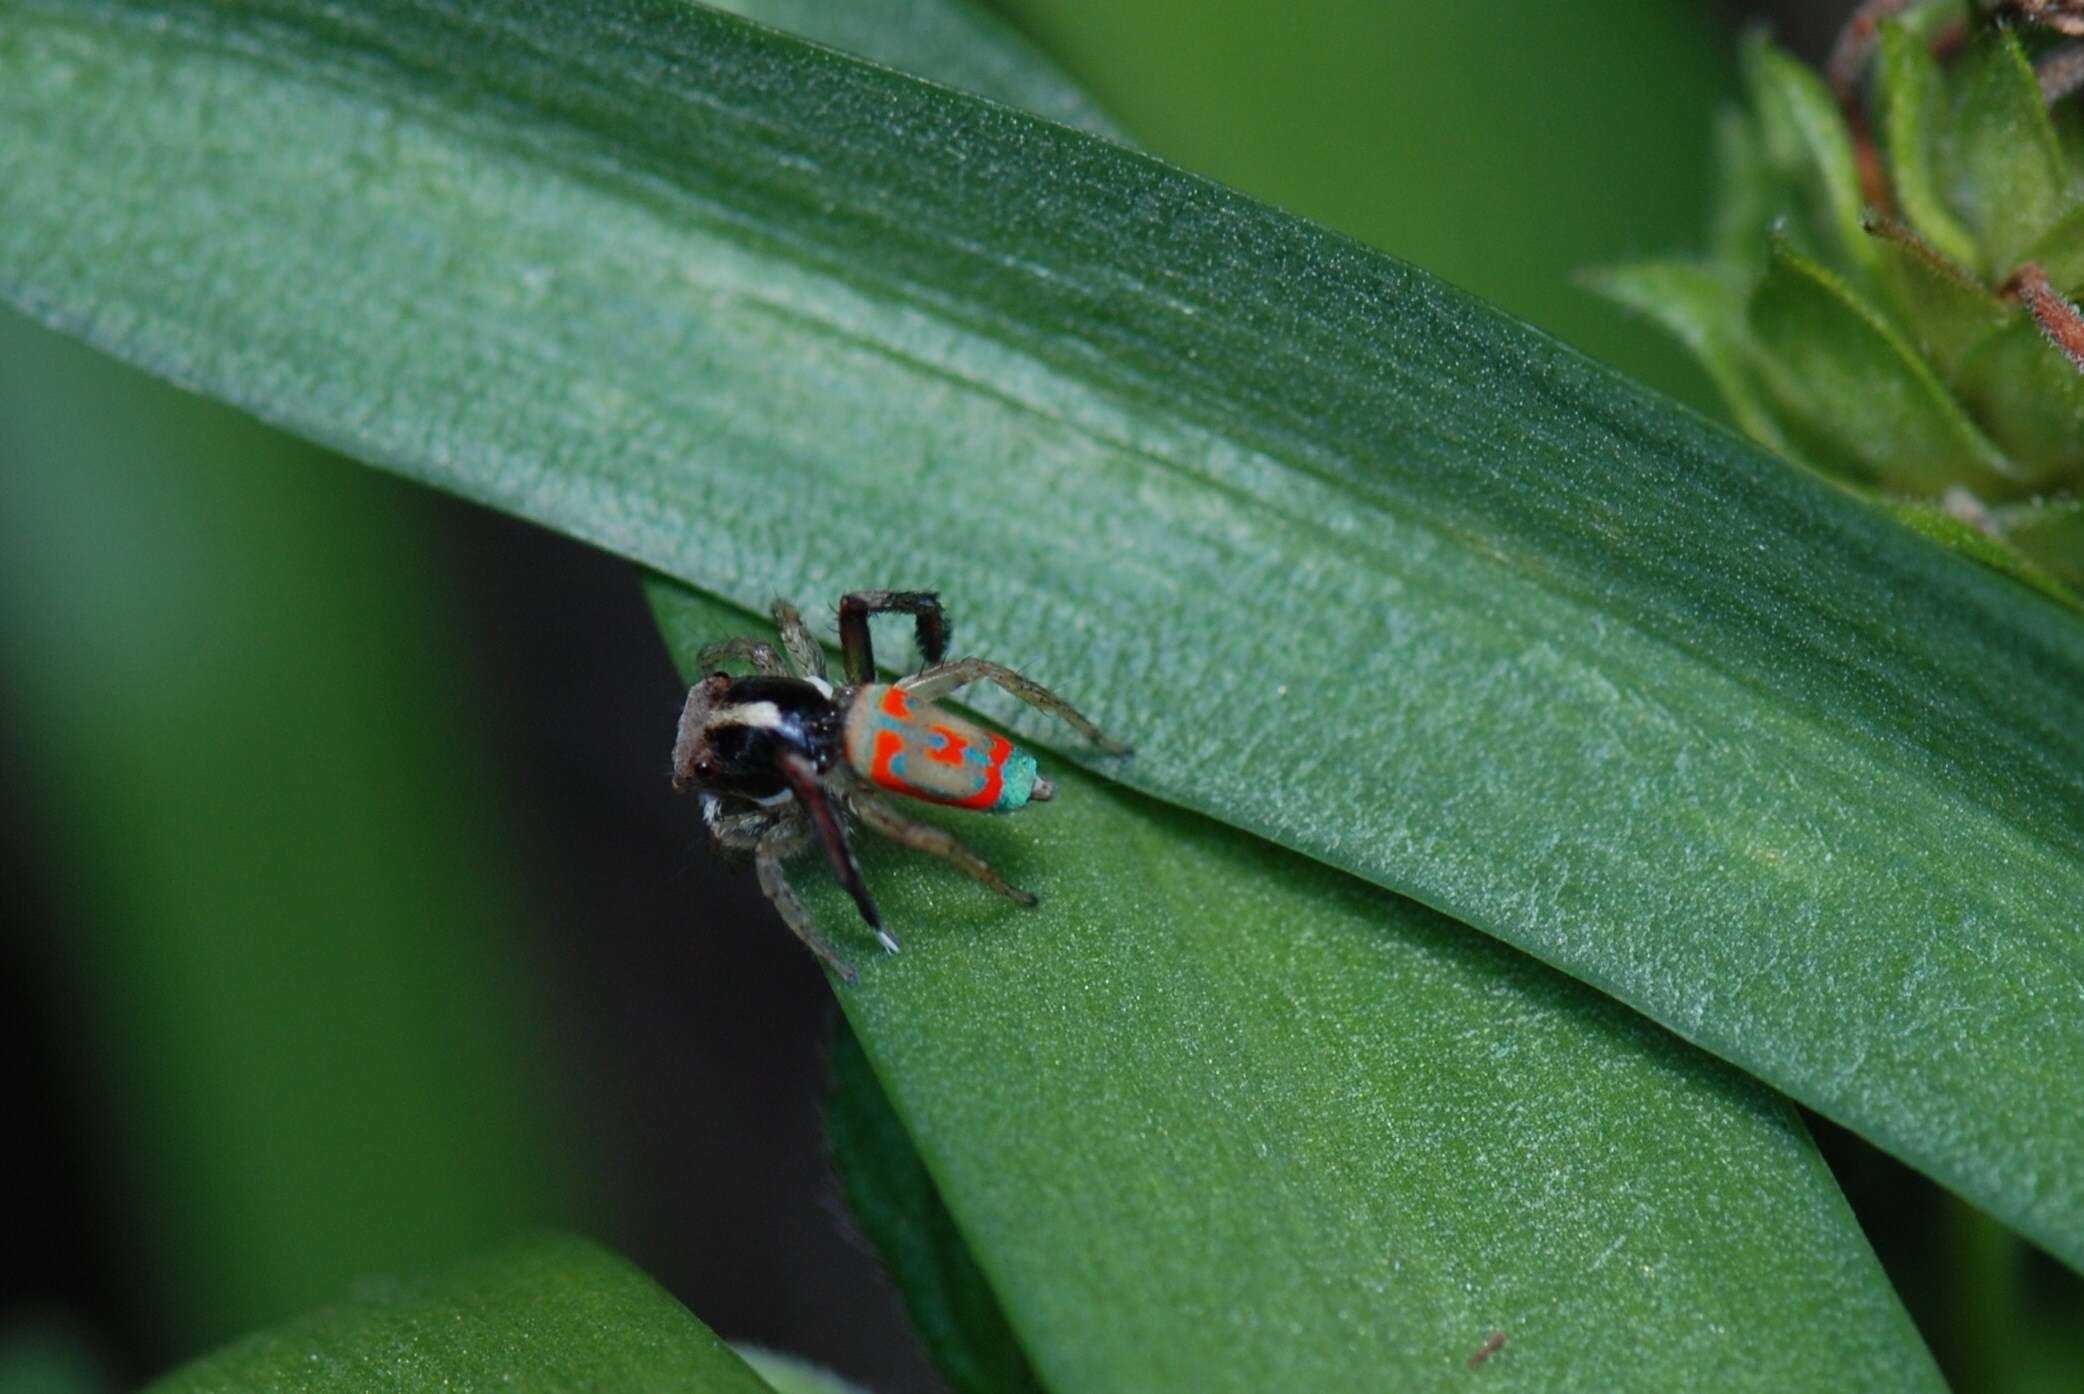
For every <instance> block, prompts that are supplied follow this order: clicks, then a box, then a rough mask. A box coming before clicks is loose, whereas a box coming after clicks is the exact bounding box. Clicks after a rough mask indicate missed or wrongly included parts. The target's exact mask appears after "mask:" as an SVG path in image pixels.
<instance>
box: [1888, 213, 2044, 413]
mask: <svg viewBox="0 0 2084 1394" xmlns="http://www.w3.org/2000/svg"><path fill="white" fill-rule="evenodd" d="M1875 226H1877V228H1880V229H1889V228H1891V227H1893V226H1894V225H1893V224H1889V223H1885V222H1877V223H1876V224H1875ZM1874 253H1875V256H1874V280H1875V283H1876V285H1877V286H1878V287H1879V288H1880V290H1881V292H1882V293H1883V295H1884V296H1885V297H1886V299H1887V302H1888V307H1889V312H1890V316H1891V318H1892V320H1893V322H1894V323H1895V324H1896V325H1897V326H1899V327H1900V329H1901V331H1902V333H1903V335H1904V336H1905V337H1907V338H1908V339H1909V340H1910V342H1911V344H1912V346H1914V347H1915V349H1916V350H1917V351H1918V353H1919V354H1920V355H1922V358H1923V361H1924V362H1926V363H1929V364H1930V365H1931V367H1932V369H1933V371H1934V372H1935V373H1936V374H1939V375H1941V376H1945V375H1947V374H1950V373H1952V372H1953V371H1954V369H1955V368H1956V367H1958V366H1959V364H1960V362H1961V360H1962V359H1963V358H1964V357H1966V356H1967V355H1968V354H1970V353H1971V352H1973V351H1974V350H1975V349H1976V348H1978V347H1979V346H1981V345H1982V344H1985V343H1987V342H1988V341H1989V340H1990V338H1991V337H1992V336H1993V335H1995V334H1997V333H1999V332H2000V331H2002V330H2003V329H2004V328H2005V327H2006V326H2007V325H2009V324H2016V323H2018V322H2020V321H2023V320H2025V319H2026V315H2025V312H2024V311H2022V310H2020V309H2019V307H2018V306H2017V305H2010V304H2006V303H2005V302H2004V301H2003V300H2001V299H1999V298H1998V297H1997V296H1996V295H1995V294H1993V293H1992V292H1991V291H1990V290H1988V289H1987V288H1985V287H1984V286H1983V284H1982V283H1981V282H1979V281H1977V280H1975V279H1974V277H1973V276H1972V275H1971V274H1970V273H1968V272H1967V271H1966V270H1964V269H1963V268H1961V267H1959V266H1956V265H1955V264H1953V263H1952V262H1948V261H1942V260H1940V259H1939V258H1938V256H1937V254H1936V253H1935V252H1934V251H1933V250H1932V249H1931V248H1929V247H1925V246H1922V245H1920V244H1919V243H1917V242H1915V241H1902V240H1897V239H1896V238H1894V237H1891V236H1890V235H1889V234H1888V232H1887V231H1880V232H1877V240H1876V246H1875V248H1874Z"/></svg>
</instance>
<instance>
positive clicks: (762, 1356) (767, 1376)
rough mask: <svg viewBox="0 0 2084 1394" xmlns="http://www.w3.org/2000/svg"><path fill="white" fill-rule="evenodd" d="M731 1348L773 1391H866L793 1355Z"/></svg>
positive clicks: (830, 1393)
mask: <svg viewBox="0 0 2084 1394" xmlns="http://www.w3.org/2000/svg"><path fill="white" fill-rule="evenodd" d="M732 1349H733V1350H734V1351H736V1352H737V1353H738V1358H739V1359H740V1360H743V1361H744V1362H745V1363H746V1364H748V1365H750V1366H752V1369H753V1373H754V1374H756V1375H758V1376H759V1377H760V1378H761V1379H763V1380H765V1381H766V1382H767V1384H768V1386H769V1387H770V1388H772V1389H774V1390H775V1391H776V1394H866V1391H864V1390H863V1389H862V1388H861V1387H860V1386H859V1385H855V1384H849V1383H847V1382H846V1381H845V1380H843V1379H841V1378H840V1377H839V1376H838V1375H835V1374H833V1373H832V1372H831V1371H830V1370H827V1369H825V1368H824V1367H823V1366H821V1365H813V1364H812V1363H811V1362H810V1361H808V1360H804V1359H801V1358H799V1357H797V1356H794V1355H785V1354H783V1353H782V1352H780V1351H778V1350H765V1349H762V1348H761V1347H759V1346H733V1347H732Z"/></svg>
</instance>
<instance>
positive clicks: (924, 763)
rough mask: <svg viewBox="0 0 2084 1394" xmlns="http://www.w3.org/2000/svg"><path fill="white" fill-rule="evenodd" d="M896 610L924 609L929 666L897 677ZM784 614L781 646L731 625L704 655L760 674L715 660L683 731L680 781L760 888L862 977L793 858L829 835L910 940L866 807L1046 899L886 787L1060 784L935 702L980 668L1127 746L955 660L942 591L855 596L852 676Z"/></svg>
mask: <svg viewBox="0 0 2084 1394" xmlns="http://www.w3.org/2000/svg"><path fill="white" fill-rule="evenodd" d="M891 612H894V613H899V614H908V615H911V616H912V617H913V622H914V625H915V628H916V630H917V633H918V641H919V652H920V654H921V656H922V657H923V658H924V659H925V660H926V663H927V665H928V666H927V667H926V668H925V669H924V670H922V671H921V672H919V673H917V674H915V675H913V676H912V677H910V678H905V679H901V680H900V681H898V682H896V683H894V684H891V683H878V682H876V681H875V650H874V648H873V646H872V643H871V641H870V638H869V631H868V622H869V617H870V616H872V615H876V614H883V613H891ZM774 620H775V625H776V627H777V628H778V629H779V630H780V631H781V639H782V647H781V650H780V652H779V653H778V652H777V651H776V650H775V649H774V647H773V646H772V645H770V644H766V643H763V642H761V641H758V640H754V639H727V640H724V641H722V642H720V643H716V644H711V645H709V646H707V647H706V648H704V649H703V650H702V661H703V662H704V664H705V665H706V664H709V663H712V662H715V663H727V662H737V663H746V664H750V665H751V666H752V667H754V668H755V669H756V670H757V672H756V673H755V674H753V675H751V676H746V677H732V676H731V675H730V674H728V673H724V672H716V673H712V674H711V675H710V676H708V677H706V678H704V679H703V680H702V681H701V682H698V683H696V684H695V685H694V686H693V687H691V688H689V689H688V694H687V701H686V702H685V703H684V704H683V705H682V707H681V712H680V729H679V732H678V734H677V737H676V739H675V741H674V744H673V787H674V788H675V789H676V790H689V789H692V790H695V791H697V792H698V793H700V795H701V797H702V811H703V821H704V822H705V823H706V824H707V825H708V827H709V830H710V834H711V836H712V837H714V838H715V840H716V842H717V845H718V846H720V847H724V848H727V849H730V850H736V851H750V852H751V853H752V854H753V859H754V862H755V863H756V865H757V868H758V870H759V874H760V887H761V889H762V890H764V891H765V892H766V893H767V898H768V899H769V900H771V901H772V902H773V903H774V907H775V909H776V910H777V911H779V912H780V914H781V917H782V919H783V920H784V921H785V922H787V924H788V926H789V928H790V929H791V930H792V931H794V932H795V934H796V936H797V937H798V938H800V939H802V940H803V942H804V943H805V944H806V945H807V946H809V948H810V949H811V951H812V952H813V953H815V954H817V955H818V957H819V958H821V959H823V960H824V961H825V962H826V963H827V964H828V965H829V966H830V967H831V968H832V969H833V970H834V971H835V972H837V973H838V974H839V975H840V977H841V978H843V979H845V980H847V981H849V982H851V981H852V980H853V978H854V972H853V970H852V969H851V968H849V967H848V966H847V965H846V963H845V962H844V961H842V960H841V959H840V957H839V956H838V955H837V954H836V953H834V952H833V950H832V947H831V946H830V945H829V944H827V943H826V942H825V940H824V938H823V936H822V935H820V934H819V933H818V930H817V926H816V925H815V924H813V923H812V922H811V919H810V915H809V913H808V911H806V910H805V909H804V906H803V904H802V902H801V901H799V900H797V898H796V896H795V894H794V893H793V892H792V891H790V889H789V886H788V882H787V880H786V879H785V878H784V877H783V875H782V862H783V861H784V859H786V858H787V857H789V856H791V855H793V854H794V853H796V852H798V851H800V850H802V849H803V848H804V847H806V846H808V845H809V844H810V842H811V841H813V840H816V841H817V842H818V843H819V844H820V845H821V846H822V847H823V849H824V851H825V855H826V859H827V860H828V861H829V862H830V863H831V865H832V871H833V875H834V876H835V877H837V878H838V880H839V882H840V884H841V885H842V886H844V887H846V889H847V892H848V894H850V895H851V896H853V898H854V903H855V905H856V906H858V907H859V908H860V911H861V917H862V919H864V920H866V921H867V922H868V925H869V928H870V929H872V930H874V931H875V935H876V939H877V941H878V942H879V943H881V944H882V946H883V947H884V948H885V949H887V950H889V951H890V952H892V953H895V952H897V940H896V939H895V938H894V937H893V936H892V935H891V934H890V933H889V931H888V930H886V929H885V928H884V927H883V923H882V917H881V915H880V914H879V912H878V911H877V910H876V905H875V900H874V898H873V897H872V896H870V895H869V892H868V886H867V884H866V883H865V882H864V881H863V880H862V876H861V868H860V865H859V864H858V863H857V862H856V861H855V859H854V851H853V848H852V846H851V845H850V844H849V843H848V840H847V826H848V823H849V822H850V821H851V820H852V819H855V818H859V819H860V821H862V822H863V823H865V824H867V825H868V826H869V827H870V828H872V829H874V830H875V831H877V832H879V833H881V834H883V835H884V836H886V837H890V838H893V839H895V840H896V841H899V842H902V843H904V844H905V845H907V846H909V847H915V848H917V849H919V850H920V851H923V852H931V853H933V854H934V855H935V856H938V857H942V858H945V859H946V860H947V861H948V862H950V863H951V864H953V865H954V866H956V867H957V868H958V869H960V870H962V871H963V872H964V873H966V874H967V875H969V876H971V877H973V878H975V879H976V880H977V881H979V882H981V883H982V884H984V885H986V886H989V887H991V888H992V889H993V890H996V891H998V892H1000V893H1001V894H1003V895H1006V896H1008V897H1010V898H1011V899H1013V900H1016V901H1018V902H1020V903H1021V904H1024V905H1032V904H1034V903H1035V898H1034V897H1033V896H1032V895H1030V894H1028V893H1027V892H1026V891H1023V890H1020V889H1019V888H1017V887H1015V886H1012V885H1009V884H1008V883H1007V882H1006V881H1005V880H1004V879H1002V878H1001V877H1000V876H999V875H998V873H997V872H995V871H993V870H992V869H991V867H990V866H989V865H988V864H987V863H986V862H985V861H984V859H983V858H981V857H979V856H978V855H977V854H976V853H975V852H972V851H971V850H970V849H969V848H967V847H965V846H963V845H962V844H961V843H960V842H958V841H956V839H955V838H954V837H952V836H950V835H949V834H948V833H946V832H944V831H943V830H941V829H940V828H937V827H935V826H933V825H932V824H928V823H918V822H914V821H912V820H911V819H908V818H905V817H903V816H902V815H900V814H898V813H897V812H896V811H895V810H894V809H892V808H890V807H889V806H887V805H886V804H884V803H883V802H881V799H880V797H879V796H878V795H877V794H876V793H875V792H874V790H875V789H876V788H881V789H886V790H889V791H890V792H892V793H896V794H903V795H905V796H907V797H910V798H915V799H922V800H925V801H928V802H932V803H939V804H945V805H949V806H952V807H958V808H968V809H974V810H978V811H981V812H994V813H1010V812H1013V811H1014V810H1015V809H1018V808H1021V807H1023V806H1025V805H1026V804H1028V803H1029V802H1038V803H1039V802H1043V801H1045V800H1047V799H1048V798H1050V797H1051V795H1052V794H1053V793H1054V789H1053V787H1052V786H1051V784H1050V783H1049V781H1048V780H1046V779H1043V778H1042V777H1041V776H1040V775H1039V774H1038V773H1037V772H1036V768H1035V757H1034V756H1032V755H1030V754H1029V753H1028V752H1027V751H1025V750H1022V749H1021V748H1020V747H1018V746H1016V745H1014V744H1013V743H1012V742H1011V741H1008V740H1007V739H1005V738H1004V737H1003V736H1000V735H997V734H996V733H994V732H991V731H987V730H985V729H984V728H983V727H981V726H978V725H976V724H974V723H972V722H969V721H966V720H964V719H963V718H961V717H958V716H956V715H954V714H953V713H951V712H948V711H945V710H943V709H942V708H940V707H938V706H936V705H935V704H934V703H935V701H936V699H937V698H940V697H943V696H946V695H947V694H949V693H951V692H955V691H957V690H959V689H960V688H962V687H964V686H967V685H968V684H970V683H973V682H979V681H984V682H991V683H994V684H996V685H997V686H999V687H1001V688H1003V689H1005V690H1006V691H1007V692H1010V693H1012V694H1013V695H1014V696H1015V697H1018V698H1019V699H1020V700H1021V701H1023V702H1026V703H1027V704H1028V705H1030V706H1032V707H1035V708H1036V709H1038V710H1040V711H1046V712H1049V713H1051V714H1052V715H1055V716H1059V717H1061V718H1063V719H1064V720H1065V721H1067V722H1069V723H1070V724H1071V725H1073V726H1075V727H1076V728H1077V729H1078V730H1079V731H1081V732H1083V733H1084V734H1085V735H1086V736H1087V737H1088V738H1089V739H1091V740H1093V741H1094V742H1096V743H1097V744H1099V745H1100V746H1102V747H1103V748H1105V749H1107V750H1109V751H1112V752H1115V753H1118V754H1126V753H1127V751H1128V747H1127V746H1125V745H1122V744H1120V743H1119V742H1117V741H1112V740H1109V739H1108V738H1107V737H1106V736H1104V735H1102V734H1101V733H1100V731H1099V729H1098V728H1097V727H1095V726H1094V725H1093V724H1092V723H1091V722H1090V721H1087V720H1086V719H1085V718H1084V717H1083V716H1080V715H1079V714H1078V712H1077V711H1075V710H1073V709H1072V707H1071V705H1070V704H1069V703H1067V702H1065V701H1064V699H1063V698H1061V697H1059V696H1057V695H1056V694H1055V693H1053V692H1051V691H1050V690H1049V689H1048V688H1045V687H1043V686H1042V685H1041V684H1039V683H1036V682H1033V681H1031V680H1030V679H1028V678H1025V677H1023V676H1021V675H1020V674H1019V673H1016V672H1014V671H1013V670H1012V669H1010V668H1005V667H1002V666H1001V665H999V664H996V663H991V662H988V661H986V660H984V659H980V658H965V659H958V660H956V661H954V662H952V663H950V662H943V661H942V660H943V658H944V657H945V656H946V653H947V647H948V632H949V631H948V617H947V615H946V613H945V612H944V611H943V610H942V608H941V602H940V598H939V597H938V596H936V595H934V594H933V593H932V592H929V591H857V592H854V593H852V594H850V595H847V596H845V597H844V598H842V599H841V601H840V604H839V629H840V645H841V651H842V653H843V655H844V658H845V662H846V673H847V682H846V685H845V686H842V687H835V686H833V685H832V684H831V683H830V682H828V681H826V679H825V676H824V654H823V651H822V650H821V649H820V648H819V647H818V643H817V640H816V639H815V638H814V637H812V635H811V633H810V631H809V629H808V628H806V627H805V625H804V623H803V619H802V617H801V616H800V615H799V614H798V613H797V611H796V609H795V607H794V606H792V605H790V604H788V603H787V602H786V601H777V602H776V603H775V606H774ZM784 655H786V664H784ZM791 674H793V676H792V675H791Z"/></svg>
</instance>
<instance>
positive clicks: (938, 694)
mask: <svg viewBox="0 0 2084 1394" xmlns="http://www.w3.org/2000/svg"><path fill="white" fill-rule="evenodd" d="M973 682H989V683H996V684H997V685H998V686H999V687H1002V688H1004V689H1005V690H1006V691H1008V692H1010V693H1012V694H1013V695H1014V696H1015V697H1018V698H1019V699H1020V700H1021V701H1023V702H1025V703H1027V704H1028V705H1029V706H1031V707H1033V708H1034V709H1035V710H1036V711H1040V712H1047V713H1049V714H1050V715H1051V716H1054V717H1057V718H1058V719H1060V720H1062V721H1063V722H1064V723H1065V724H1067V725H1069V726H1071V727H1073V728H1075V729H1076V730H1077V731H1078V733H1079V734H1080V735H1082V736H1084V737H1085V738H1086V739H1087V740H1089V741H1091V742H1092V743H1093V744H1094V745H1097V746H1099V747H1100V748H1101V749H1102V750H1104V751H1106V752H1107V753H1108V754H1110V755H1127V754H1129V753H1130V752H1129V747H1128V746H1126V745H1123V744H1122V743H1121V742H1120V741H1118V740H1116V739H1114V738H1113V737H1112V736H1109V735H1108V734H1107V733H1106V732H1104V731H1102V730H1101V729H1100V728H1099V727H1097V726H1095V725H1093V723H1092V722H1090V721H1088V720H1087V719H1086V718H1085V717H1084V716H1082V715H1080V714H1079V711H1078V709H1077V708H1076V707H1074V706H1072V705H1071V704H1070V703H1069V702H1066V701H1065V700H1064V699H1063V698H1061V697H1059V696H1057V695H1056V694H1055V693H1054V692H1051V691H1050V690H1049V689H1048V688H1046V687H1044V686H1043V685H1042V684H1041V683H1038V682H1036V681H1035V680H1034V679H1033V678H1028V677H1023V676H1022V675H1020V674H1019V673H1016V672H1014V671H1013V670H1012V669H1011V668H1008V667H1007V666H1006V665H1004V664H1003V663H993V662H992V661H991V660H990V659H988V658H958V659H956V660H955V661H954V662H953V663H939V664H935V665H934V666H933V667H931V668H928V669H925V670H924V671H922V672H919V673H915V674H913V675H912V676H911V677H909V678H901V679H899V680H898V683H897V685H898V686H899V687H900V688H902V689H904V691H906V692H908V693H910V694H911V695H912V696H914V697H916V698H918V699H919V700H920V701H922V702H934V701H938V700H939V699H941V698H943V697H945V696H947V695H948V694H949V693H951V692H954V691H956V690H957V689H959V688H964V687H968V686H969V685H970V684H971V683H973ZM1035 797H1036V798H1044V797H1046V795H1044V794H1042V793H1041V792H1040V790H1039V789H1038V790H1037V792H1036V794H1035Z"/></svg>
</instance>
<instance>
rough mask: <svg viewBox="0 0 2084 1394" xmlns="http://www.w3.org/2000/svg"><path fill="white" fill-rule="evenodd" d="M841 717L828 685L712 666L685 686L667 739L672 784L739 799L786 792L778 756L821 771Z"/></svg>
mask: <svg viewBox="0 0 2084 1394" xmlns="http://www.w3.org/2000/svg"><path fill="white" fill-rule="evenodd" d="M841 724H842V716H841V712H840V709H839V706H838V705H837V704H836V703H835V702H834V701H833V697H832V694H831V692H830V691H829V690H828V689H825V688H823V687H822V686H821V685H819V684H816V683H811V682H806V681H803V680H801V679H798V678H769V677H757V678H733V677H730V676H727V675H726V674H723V673H714V674H711V675H710V676H709V677H706V678H704V679H703V680H702V681H701V682H698V683H696V684H695V685H694V686H693V687H691V688H689V689H688V692H687V703H686V705H685V706H683V707H682V708H681V709H680V732H679V735H678V736H677V738H676V739H675V740H674V742H673V788H674V789H675V790H676V791H684V790H687V789H703V790H707V791H708V792H710V793H714V794H728V795H733V796H735V797H738V798H743V799H770V798H773V797H774V796H776V795H777V794H783V793H786V792H788V788H789V784H788V781H787V780H786V779H785V778H784V777H783V775H782V769H781V761H782V757H783V756H784V755H791V754H793V755H797V756H800V757H801V758H802V759H804V760H806V761H808V762H809V763H810V765H811V767H812V768H813V769H815V770H817V771H819V772H821V773H822V772H823V771H824V770H826V769H829V768H830V767H831V765H832V763H833V761H834V759H835V758H837V755H838V751H839V743H840V728H841Z"/></svg>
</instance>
